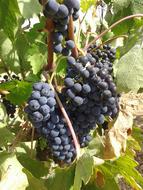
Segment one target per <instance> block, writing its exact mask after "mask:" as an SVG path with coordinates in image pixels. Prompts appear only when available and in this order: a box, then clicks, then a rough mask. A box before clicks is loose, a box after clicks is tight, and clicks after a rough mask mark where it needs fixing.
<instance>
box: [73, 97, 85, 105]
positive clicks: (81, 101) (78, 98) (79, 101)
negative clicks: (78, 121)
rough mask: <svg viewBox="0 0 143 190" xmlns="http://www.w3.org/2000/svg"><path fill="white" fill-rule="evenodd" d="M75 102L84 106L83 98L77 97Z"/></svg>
mask: <svg viewBox="0 0 143 190" xmlns="http://www.w3.org/2000/svg"><path fill="white" fill-rule="evenodd" d="M74 102H75V103H76V104H77V105H82V104H83V98H81V97H79V96H76V97H75V98H74Z"/></svg>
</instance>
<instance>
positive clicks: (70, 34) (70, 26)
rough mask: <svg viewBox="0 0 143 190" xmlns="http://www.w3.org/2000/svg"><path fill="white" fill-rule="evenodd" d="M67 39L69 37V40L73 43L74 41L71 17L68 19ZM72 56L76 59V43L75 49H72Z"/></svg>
mask: <svg viewBox="0 0 143 190" xmlns="http://www.w3.org/2000/svg"><path fill="white" fill-rule="evenodd" d="M68 37H69V39H70V40H73V41H74V42H75V39H74V25H73V18H72V15H71V16H70V18H69V25H68ZM72 56H73V57H74V58H77V57H78V50H77V46H76V43H75V47H74V48H73V49H72Z"/></svg>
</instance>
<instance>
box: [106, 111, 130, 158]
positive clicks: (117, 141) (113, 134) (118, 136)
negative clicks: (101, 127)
mask: <svg viewBox="0 0 143 190" xmlns="http://www.w3.org/2000/svg"><path fill="white" fill-rule="evenodd" d="M110 125H111V126H112V128H111V129H110V130H109V131H108V132H107V134H106V135H105V149H104V159H112V158H115V157H120V155H121V153H123V152H125V150H126V141H127V138H128V132H129V131H131V130H132V125H133V115H132V114H131V113H130V112H129V111H128V110H126V112H125V111H123V112H122V111H120V112H119V115H118V118H117V119H116V121H115V122H112V123H110Z"/></svg>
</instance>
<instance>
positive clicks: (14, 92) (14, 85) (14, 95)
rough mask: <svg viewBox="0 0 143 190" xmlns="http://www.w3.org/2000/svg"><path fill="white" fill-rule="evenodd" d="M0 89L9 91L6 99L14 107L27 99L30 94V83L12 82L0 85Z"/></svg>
mask: <svg viewBox="0 0 143 190" xmlns="http://www.w3.org/2000/svg"><path fill="white" fill-rule="evenodd" d="M0 89H2V90H10V93H9V94H8V95H7V96H6V98H7V99H8V100H9V101H10V102H11V103H13V104H15V105H21V104H23V103H24V102H25V101H27V99H28V98H29V96H30V94H31V92H32V83H29V82H26V81H16V80H14V81H11V82H6V83H3V84H0Z"/></svg>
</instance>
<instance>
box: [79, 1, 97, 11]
mask: <svg viewBox="0 0 143 190" xmlns="http://www.w3.org/2000/svg"><path fill="white" fill-rule="evenodd" d="M92 5H94V6H95V5H96V1H95V0H81V1H80V7H81V10H82V12H87V11H88V9H89V8H90V7H91V6H92Z"/></svg>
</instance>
